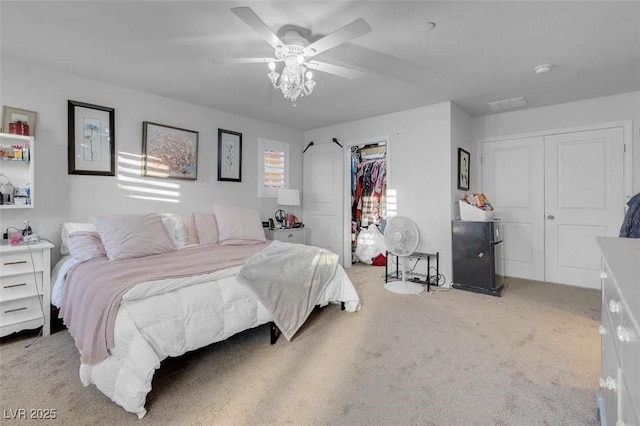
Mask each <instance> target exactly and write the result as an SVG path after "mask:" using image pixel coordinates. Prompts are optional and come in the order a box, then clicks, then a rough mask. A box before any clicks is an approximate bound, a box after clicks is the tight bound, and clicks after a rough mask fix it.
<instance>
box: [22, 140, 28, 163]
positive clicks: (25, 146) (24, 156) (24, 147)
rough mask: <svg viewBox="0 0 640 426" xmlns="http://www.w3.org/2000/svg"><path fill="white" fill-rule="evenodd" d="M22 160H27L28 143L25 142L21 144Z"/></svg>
mask: <svg viewBox="0 0 640 426" xmlns="http://www.w3.org/2000/svg"><path fill="white" fill-rule="evenodd" d="M22 160H23V161H29V143H27V142H24V143H23V144H22Z"/></svg>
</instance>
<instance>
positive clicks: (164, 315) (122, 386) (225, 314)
mask: <svg viewBox="0 0 640 426" xmlns="http://www.w3.org/2000/svg"><path fill="white" fill-rule="evenodd" d="M240 268H241V267H240V266H238V267H234V268H230V269H226V270H222V271H217V272H214V273H212V274H206V275H200V276H193V277H187V278H179V279H167V280H161V281H156V282H153V283H142V284H139V285H137V286H136V287H133V288H132V289H131V290H129V291H128V292H127V293H126V294H125V295H124V297H123V299H122V303H121V306H120V309H119V311H118V315H117V318H116V323H115V331H114V333H115V339H114V347H113V349H112V350H111V355H110V356H109V357H108V358H107V359H105V360H104V361H102V362H101V363H99V364H95V365H88V364H81V365H80V380H81V381H82V383H83V384H84V385H85V386H88V385H89V384H90V383H94V384H95V385H96V387H97V388H98V389H100V391H101V392H103V393H104V394H105V395H107V396H108V397H109V398H111V399H112V400H113V401H114V402H115V403H117V404H118V405H120V406H122V407H123V408H124V409H125V410H127V411H129V412H132V413H135V414H137V416H138V417H139V418H142V417H143V416H144V415H145V414H146V410H145V408H144V405H145V401H146V397H147V394H148V393H149V391H150V390H151V381H152V378H153V374H154V372H155V370H156V369H157V368H159V367H160V362H161V361H162V360H164V359H165V358H166V357H168V356H178V355H181V354H184V353H185V352H187V351H190V350H194V349H197V348H201V347H203V346H206V345H209V344H211V343H214V342H218V341H221V340H224V339H226V338H228V337H230V336H232V335H233V334H236V333H238V332H240V331H243V330H247V329H249V328H253V327H256V326H258V325H261V324H265V323H267V322H270V321H272V318H271V315H270V314H269V312H267V310H266V309H265V307H264V306H263V305H262V304H261V303H260V302H259V301H258V299H257V297H256V296H255V294H254V293H253V292H252V291H251V290H250V289H249V288H248V287H247V286H246V285H245V284H243V283H241V282H239V281H238V280H237V279H236V275H237V273H238V271H239V270H240ZM158 289H161V290H158ZM54 290H55V291H57V290H56V289H54ZM330 302H345V309H346V310H347V311H349V312H355V311H357V310H358V309H360V301H359V297H358V294H357V292H356V290H355V288H354V286H353V284H352V283H351V281H350V280H349V277H348V276H347V275H346V273H345V271H344V269H343V268H342V267H341V266H338V269H337V270H336V273H335V275H334V277H333V279H332V281H331V283H330V284H329V285H328V286H327V288H326V290H325V291H324V292H323V294H322V295H321V297H320V299H319V304H320V305H322V306H324V305H326V304H328V303H330Z"/></svg>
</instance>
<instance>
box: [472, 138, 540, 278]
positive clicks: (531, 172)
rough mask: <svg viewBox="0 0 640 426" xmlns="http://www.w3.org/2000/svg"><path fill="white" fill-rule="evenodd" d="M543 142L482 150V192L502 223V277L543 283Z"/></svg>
mask: <svg viewBox="0 0 640 426" xmlns="http://www.w3.org/2000/svg"><path fill="white" fill-rule="evenodd" d="M543 172H544V142H543V139H542V137H532V138H521V139H510V140H501V141H496V142H486V143H483V144H482V188H483V192H484V193H486V194H487V196H488V197H489V199H490V200H491V202H492V204H493V205H494V208H495V210H496V211H495V217H497V218H500V219H501V221H502V235H503V238H504V243H503V244H504V250H503V253H504V262H505V265H504V266H505V275H507V276H510V277H520V278H529V279H534V280H544V219H543V217H544V174H543Z"/></svg>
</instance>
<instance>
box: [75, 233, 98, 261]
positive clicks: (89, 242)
mask: <svg viewBox="0 0 640 426" xmlns="http://www.w3.org/2000/svg"><path fill="white" fill-rule="evenodd" d="M68 244H69V254H70V255H71V257H73V258H74V259H75V260H77V261H78V262H86V261H87V260H91V259H93V258H96V257H102V256H106V255H107V253H106V251H105V249H104V245H103V244H102V240H101V239H100V235H98V233H97V232H74V233H73V234H71V235H69V241H68Z"/></svg>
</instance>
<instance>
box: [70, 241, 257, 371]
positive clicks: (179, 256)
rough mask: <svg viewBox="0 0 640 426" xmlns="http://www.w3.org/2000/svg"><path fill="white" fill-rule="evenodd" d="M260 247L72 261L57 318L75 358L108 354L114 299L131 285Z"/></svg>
mask: <svg viewBox="0 0 640 426" xmlns="http://www.w3.org/2000/svg"><path fill="white" fill-rule="evenodd" d="M266 246H268V243H265V244H252V245H245V246H216V245H202V246H196V247H190V248H185V249H182V250H177V251H172V252H169V253H163V254H158V255H154V256H146V257H139V258H135V259H123V260H114V261H110V260H109V259H107V258H106V257H100V258H96V259H92V260H90V261H88V262H84V263H80V264H77V265H75V266H74V267H73V268H72V269H71V270H70V271H69V273H68V275H67V279H66V282H65V286H64V290H63V295H62V306H61V307H60V318H62V319H63V320H64V324H65V325H66V326H67V327H68V329H69V332H70V333H71V335H72V336H73V338H74V339H75V342H76V346H77V348H78V350H79V351H80V361H81V362H82V363H85V364H97V363H99V362H101V361H103V360H104V359H106V358H107V357H108V356H109V349H111V348H113V343H114V336H113V331H114V327H115V322H116V315H117V313H118V308H119V306H120V301H121V300H122V297H123V295H124V294H125V293H126V292H127V291H128V290H129V289H131V288H132V287H134V286H135V285H137V284H140V283H143V282H147V281H156V280H162V279H167V278H178V277H185V276H192V275H201V274H208V273H212V272H215V271H218V270H221V269H225V268H230V267H233V266H238V265H242V264H244V263H245V262H246V261H247V259H248V258H250V257H251V256H252V255H254V254H255V253H257V252H259V251H260V250H262V249H264V248H265V247H266Z"/></svg>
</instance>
